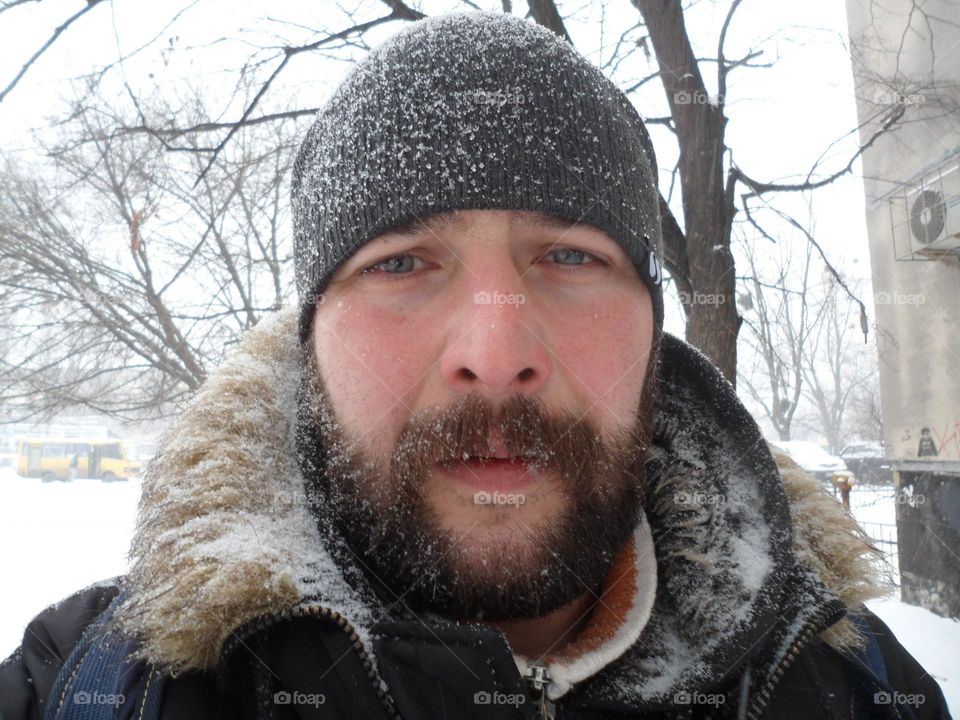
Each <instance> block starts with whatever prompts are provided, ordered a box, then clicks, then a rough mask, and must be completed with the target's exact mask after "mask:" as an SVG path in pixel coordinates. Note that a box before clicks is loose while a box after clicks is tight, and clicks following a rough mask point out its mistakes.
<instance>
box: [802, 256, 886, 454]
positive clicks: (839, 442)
mask: <svg viewBox="0 0 960 720" xmlns="http://www.w3.org/2000/svg"><path fill="white" fill-rule="evenodd" d="M824 285H825V292H824V293H823V295H822V297H821V298H820V299H819V301H818V302H819V305H820V307H821V309H822V312H821V317H822V322H818V323H816V325H815V326H814V330H813V332H812V333H811V334H810V336H809V338H808V340H807V342H805V343H804V345H803V347H802V356H801V357H802V364H801V367H802V370H803V378H804V394H805V395H806V397H807V398H808V399H809V400H810V402H811V403H812V404H813V406H814V408H815V409H816V419H817V422H816V429H817V430H818V431H819V432H821V433H823V434H824V435H825V436H826V438H827V444H828V445H829V446H830V449H831V451H832V452H834V453H839V452H840V451H841V450H842V449H843V446H844V445H845V444H846V440H847V439H848V434H849V430H848V428H850V427H851V425H852V424H853V423H851V419H850V406H851V404H852V400H853V398H854V397H855V396H856V394H857V393H858V392H862V391H863V390H864V388H866V387H869V384H870V383H871V382H875V381H876V379H877V364H876V354H875V352H874V349H873V348H869V347H867V346H865V345H864V343H863V340H862V337H861V336H860V328H859V327H858V324H857V322H856V317H857V315H858V311H857V308H856V306H855V305H854V304H853V303H851V302H850V301H849V299H848V298H846V297H845V296H844V294H843V292H842V291H841V290H840V288H839V287H838V285H837V283H836V282H835V281H834V279H833V278H832V277H831V276H829V275H828V276H827V278H826V281H825V283H824Z"/></svg>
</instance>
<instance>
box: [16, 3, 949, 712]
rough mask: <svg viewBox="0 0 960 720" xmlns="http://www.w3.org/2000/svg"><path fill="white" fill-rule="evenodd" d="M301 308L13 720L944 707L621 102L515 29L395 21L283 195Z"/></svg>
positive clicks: (65, 618) (35, 634) (226, 377)
mask: <svg viewBox="0 0 960 720" xmlns="http://www.w3.org/2000/svg"><path fill="white" fill-rule="evenodd" d="M292 188H293V189H292V195H293V215H294V261H295V268H296V281H297V290H298V298H299V306H298V307H297V308H296V309H295V310H294V311H293V312H290V311H287V312H282V313H280V314H278V316H277V317H274V318H271V319H268V320H266V321H264V322H262V323H261V324H260V325H259V326H258V327H257V328H255V329H254V330H252V331H251V332H249V333H248V335H247V336H246V337H245V338H244V339H243V340H242V342H241V343H240V346H239V348H238V349H237V350H235V351H234V352H233V353H232V354H231V355H230V356H229V357H228V359H227V360H226V361H225V362H224V364H223V366H222V367H221V368H220V369H219V370H218V371H217V372H216V373H214V374H213V375H212V376H211V377H210V379H209V380H208V381H207V383H206V385H205V386H204V388H203V389H202V390H201V391H200V392H199V393H198V395H197V396H196V398H195V399H194V401H193V402H192V404H191V405H190V406H189V407H188V408H187V409H186V410H185V412H184V413H183V415H182V416H181V417H180V418H179V419H178V420H177V421H176V422H175V423H174V424H173V425H172V426H171V427H170V429H169V430H168V432H167V433H166V438H165V441H164V443H163V447H162V449H161V450H160V452H159V453H158V455H157V456H156V457H155V459H154V460H153V461H152V462H151V463H150V465H149V468H148V470H147V472H146V478H145V482H144V487H143V497H142V502H141V507H140V517H139V523H138V528H137V533H136V537H135V541H134V546H133V551H132V561H133V562H132V566H131V570H130V572H129V574H128V575H126V576H124V577H123V578H119V579H116V580H114V581H111V582H108V583H104V584H101V585H98V586H96V587H93V588H88V589H87V590H85V591H83V592H81V593H79V594H77V595H75V596H73V597H72V598H70V599H68V600H67V601H65V602H63V603H62V604H60V605H58V606H57V607H55V608H51V609H49V610H47V611H46V612H44V613H43V614H41V615H40V616H39V617H38V618H37V619H36V620H35V621H34V622H33V623H32V624H31V625H30V627H29V628H28V630H27V633H26V634H25V637H24V644H23V646H22V648H21V649H20V650H18V651H17V653H16V654H15V655H14V656H13V657H12V658H11V659H10V660H9V661H7V663H5V664H4V665H3V667H2V669H0V697H2V700H0V708H2V714H3V717H4V718H21V717H27V718H40V717H48V718H54V717H56V718H81V717H82V718H93V717H97V718H99V717H136V718H165V719H166V718H176V719H178V720H179V719H182V718H220V717H222V718H271V719H278V720H279V719H281V718H330V717H335V718H363V719H367V718H396V717H400V718H405V719H406V720H415V719H418V718H430V719H431V720H432V719H433V718H441V717H450V718H518V719H519V718H563V719H564V720H568V719H569V720H579V719H586V718H628V717H629V718H636V717H650V718H660V717H664V718H667V717H671V718H672V717H731V718H732V717H738V718H744V717H750V718H760V717H774V718H846V717H856V718H861V717H863V718H865V717H871V718H873V717H891V718H892V717H898V718H906V717H917V718H944V717H947V711H946V709H945V704H944V702H943V699H942V695H941V693H940V691H939V688H938V687H937V685H936V683H935V682H934V681H933V680H932V679H930V677H929V676H927V675H926V674H925V673H924V672H923V671H922V668H920V666H919V665H918V664H917V663H916V662H915V661H914V660H913V658H911V657H910V656H909V655H908V654H907V653H906V651H904V650H903V648H902V647H901V646H900V645H899V643H898V642H897V641H896V640H895V638H894V637H893V636H892V634H891V633H890V632H889V630H887V629H886V628H885V626H884V625H883V624H882V623H881V622H880V621H879V620H878V619H877V618H876V617H874V616H873V615H871V614H870V613H869V612H867V611H866V610H865V609H864V608H863V601H864V600H865V599H866V598H868V597H870V596H871V595H872V594H873V593H874V592H875V590H876V588H875V586H874V584H873V582H872V579H871V572H870V561H871V549H870V547H869V545H868V544H867V543H866V542H865V540H864V538H863V536H862V534H860V533H859V531H858V530H857V528H856V525H855V524H854V523H853V521H852V520H851V519H850V518H849V517H848V516H847V515H845V514H844V513H843V511H842V510H841V509H840V508H839V506H838V505H837V504H836V503H835V502H834V501H833V500H832V499H831V498H829V497H828V496H826V495H825V494H824V493H823V492H822V491H821V490H820V489H819V485H818V483H817V482H816V481H814V480H812V479H810V478H808V477H807V476H805V475H804V474H803V473H802V472H801V471H800V470H799V469H798V468H797V467H796V466H794V465H792V464H791V463H790V462H789V461H788V460H786V459H785V458H784V457H783V456H780V457H778V458H776V459H775V458H774V457H773V455H771V450H770V448H769V447H768V446H767V444H766V443H765V442H764V441H763V439H762V437H761V435H760V433H759V431H758V429H757V427H756V425H755V423H754V422H753V420H752V419H751V418H750V416H749V414H748V413H747V412H746V410H745V409H744V408H743V406H742V405H741V404H740V402H739V401H738V400H737V398H736V395H735V393H734V392H733V389H732V388H731V386H730V385H729V384H728V383H726V382H725V381H724V380H723V379H722V377H721V375H720V373H719V372H718V371H717V370H716V368H714V367H713V366H712V365H711V364H710V363H709V362H708V361H707V360H706V359H705V358H704V357H703V356H702V355H700V354H699V353H698V352H696V351H695V350H693V349H692V348H691V347H690V346H688V345H686V344H685V343H684V342H682V341H680V340H678V339H676V338H673V337H671V336H670V335H668V334H665V333H663V331H662V323H663V294H662V287H661V271H660V263H659V260H658V259H657V247H658V244H659V237H660V220H659V215H658V190H657V166H656V161H655V158H654V152H653V147H652V145H651V143H650V140H649V138H648V135H647V133H646V130H645V128H644V125H643V122H642V121H641V118H640V117H639V115H638V114H637V112H636V111H635V110H634V108H633V107H632V106H631V104H630V103H629V101H628V100H627V98H626V97H625V96H624V95H623V93H622V92H620V91H619V90H618V89H617V88H616V87H615V86H614V85H613V84H612V83H611V82H609V81H608V80H607V79H606V78H605V77H604V76H603V75H602V74H601V73H600V72H599V71H598V70H597V69H596V68H594V67H593V66H592V65H591V64H590V63H589V62H587V61H586V60H585V59H584V58H583V57H582V56H580V55H579V54H577V52H576V51H575V50H574V49H573V48H572V47H571V46H570V45H569V44H567V43H565V42H564V41H563V40H561V39H559V38H557V37H555V36H554V35H552V34H551V33H549V32H548V31H546V30H544V29H542V28H539V27H537V26H536V25H534V24H532V23H528V22H526V21H523V20H520V19H517V18H512V17H509V16H505V15H497V14H484V13H476V14H457V15H451V16H444V17H440V18H436V19H431V20H426V21H421V22H418V23H415V24H413V25H411V26H410V27H408V28H406V29H405V30H403V31H402V32H400V33H398V34H397V35H396V36H395V37H394V38H393V39H392V40H390V41H389V42H388V43H387V44H385V45H384V46H382V47H380V48H378V49H377V50H375V51H374V52H373V53H371V54H370V55H369V56H368V57H367V59H366V60H365V61H364V62H363V63H361V64H360V65H359V66H358V67H357V68H355V69H354V70H353V71H352V72H351V73H350V74H349V76H348V77H347V78H346V80H345V81H344V82H343V83H342V84H341V86H340V87H339V88H338V89H337V91H336V92H335V93H334V94H333V96H332V97H331V98H330V100H329V101H328V102H327V104H326V105H325V106H324V108H323V109H322V110H321V111H320V113H319V115H318V117H317V119H316V122H315V124H314V125H313V127H312V129H311V130H310V131H309V133H308V134H307V136H306V139H305V140H304V142H303V145H302V147H301V149H300V152H299V155H298V157H297V162H296V165H295V168H294V177H293V184H292Z"/></svg>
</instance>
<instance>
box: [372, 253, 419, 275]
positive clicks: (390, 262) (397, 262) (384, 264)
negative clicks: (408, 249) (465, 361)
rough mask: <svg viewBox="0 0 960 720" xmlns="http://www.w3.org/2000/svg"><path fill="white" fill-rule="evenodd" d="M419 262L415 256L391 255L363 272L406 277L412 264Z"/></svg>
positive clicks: (411, 268)
mask: <svg viewBox="0 0 960 720" xmlns="http://www.w3.org/2000/svg"><path fill="white" fill-rule="evenodd" d="M418 260H420V258H418V257H416V256H415V255H393V256H391V257H388V258H386V259H384V260H381V261H380V262H378V263H375V264H373V265H371V266H370V267H368V268H365V269H364V270H363V272H364V274H365V273H369V272H383V273H386V274H387V275H407V274H409V273H410V272H412V271H413V270H414V269H415V267H414V264H415V263H416V262H417V261H418Z"/></svg>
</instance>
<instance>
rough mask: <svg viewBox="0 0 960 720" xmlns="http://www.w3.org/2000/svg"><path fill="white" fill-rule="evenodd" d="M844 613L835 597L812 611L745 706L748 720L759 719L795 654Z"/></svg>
mask: <svg viewBox="0 0 960 720" xmlns="http://www.w3.org/2000/svg"><path fill="white" fill-rule="evenodd" d="M845 614H846V606H845V605H844V604H843V601H842V600H839V599H837V598H834V599H833V600H831V601H830V602H828V603H827V604H826V605H824V606H823V607H822V608H820V610H818V611H817V612H815V613H814V615H813V617H812V618H811V619H810V621H809V622H807V624H806V625H804V626H803V628H802V629H801V630H800V632H799V633H798V634H797V638H796V640H794V641H793V644H792V645H791V646H790V649H789V650H788V651H787V653H786V655H784V656H783V659H782V660H781V661H780V663H779V664H778V665H777V666H776V667H775V668H774V669H773V670H772V671H771V672H770V676H769V677H768V678H767V681H766V682H765V683H764V684H763V687H761V688H760V690H759V691H757V693H756V694H755V695H754V696H753V699H752V700H751V702H750V705H749V707H748V708H747V717H748V718H750V720H759V719H760V713H761V712H763V710H764V708H765V707H766V706H767V703H768V702H769V701H770V695H771V694H773V690H774V688H775V687H776V686H777V684H778V683H779V682H780V678H782V677H783V674H784V673H785V672H786V671H787V669H788V668H789V667H790V666H791V665H792V664H793V661H794V660H796V659H797V655H799V654H800V651H801V650H802V649H803V648H804V647H805V646H806V645H807V643H809V642H810V640H811V639H812V638H813V637H814V636H815V635H816V634H817V633H820V632H822V631H823V630H824V629H826V628H828V627H830V626H831V625H833V624H834V623H835V622H837V621H838V620H839V619H840V618H842V617H843V616H844V615H845Z"/></svg>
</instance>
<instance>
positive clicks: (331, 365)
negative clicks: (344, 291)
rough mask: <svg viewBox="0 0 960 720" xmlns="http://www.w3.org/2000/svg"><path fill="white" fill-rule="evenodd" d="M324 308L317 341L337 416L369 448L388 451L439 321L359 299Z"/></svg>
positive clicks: (406, 412) (406, 415)
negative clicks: (384, 307) (413, 315)
mask: <svg viewBox="0 0 960 720" xmlns="http://www.w3.org/2000/svg"><path fill="white" fill-rule="evenodd" d="M324 310H325V311H327V310H329V312H324V314H323V315H319V314H318V317H317V319H316V325H315V326H314V329H315V334H316V337H315V342H316V343H317V347H316V350H317V358H318V360H319V364H320V370H321V372H322V373H323V377H324V379H325V381H326V383H327V388H328V390H329V393H330V397H331V401H332V402H333V406H334V408H335V409H336V412H337V417H338V418H339V420H340V421H341V423H343V425H344V426H345V428H346V430H347V431H348V432H350V433H351V434H352V435H354V436H358V435H359V436H362V437H363V441H364V444H365V446H366V447H367V448H368V449H369V450H372V451H373V452H376V453H379V454H380V455H381V456H383V454H388V453H389V452H391V451H392V448H393V446H394V443H395V441H396V438H397V436H398V434H399V431H400V427H401V425H402V424H403V422H405V421H406V420H407V418H409V416H410V410H408V408H412V407H414V401H413V399H414V398H415V396H416V394H417V391H418V387H419V384H420V383H421V382H422V380H423V377H424V376H425V374H426V373H427V370H428V368H429V366H430V362H431V360H430V358H431V353H430V347H429V337H430V335H429V330H430V327H435V326H436V324H435V323H427V322H424V320H422V319H418V318H417V317H411V316H410V315H403V314H399V313H397V312H385V311H384V310H382V309H379V308H375V307H371V306H369V305H366V304H363V303H358V302H351V303H347V302H343V303H340V304H338V305H337V306H336V307H331V308H324Z"/></svg>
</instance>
